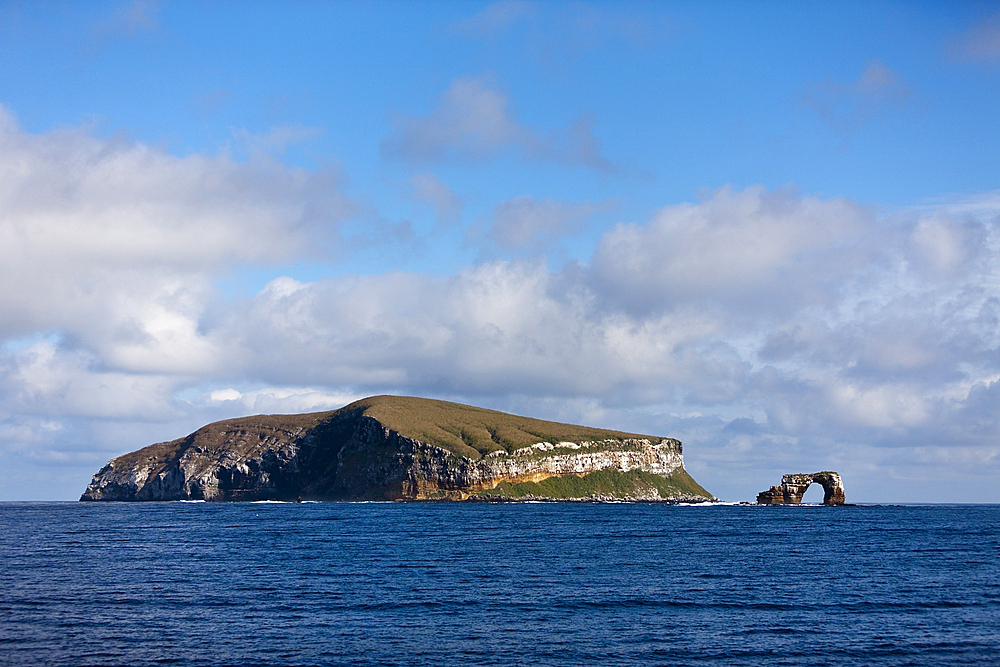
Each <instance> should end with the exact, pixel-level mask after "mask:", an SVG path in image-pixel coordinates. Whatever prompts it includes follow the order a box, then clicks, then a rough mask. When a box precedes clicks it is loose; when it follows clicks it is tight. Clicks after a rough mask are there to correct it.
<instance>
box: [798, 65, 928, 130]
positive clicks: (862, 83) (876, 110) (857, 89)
mask: <svg viewBox="0 0 1000 667" xmlns="http://www.w3.org/2000/svg"><path fill="white" fill-rule="evenodd" d="M809 88H810V90H809V92H807V93H806V94H805V95H803V96H802V98H801V102H802V104H804V105H805V106H806V107H808V108H810V109H813V110H814V111H816V112H817V113H819V115H820V116H821V117H822V118H823V119H824V120H825V121H827V122H828V123H830V124H831V125H832V126H833V127H835V128H836V129H838V130H842V131H843V130H849V129H852V128H853V127H856V126H858V125H861V124H864V123H866V122H869V121H871V120H879V119H881V118H882V117H883V116H885V114H886V113H888V112H889V111H898V110H900V109H903V108H904V107H905V106H906V104H907V103H908V102H909V100H910V99H911V98H912V97H913V90H912V89H911V88H910V87H909V86H907V85H906V83H904V81H903V77H902V76H900V75H899V74H898V73H897V72H895V71H894V70H892V69H890V68H889V67H887V66H886V65H885V64H884V63H882V62H880V61H878V60H870V61H869V62H868V64H867V65H866V66H865V69H864V70H863V71H862V72H861V75H860V76H859V77H858V78H857V79H856V80H855V81H853V82H851V83H846V84H845V83H841V82H838V81H833V80H828V81H824V82H822V83H819V84H813V85H811V86H810V87H809Z"/></svg>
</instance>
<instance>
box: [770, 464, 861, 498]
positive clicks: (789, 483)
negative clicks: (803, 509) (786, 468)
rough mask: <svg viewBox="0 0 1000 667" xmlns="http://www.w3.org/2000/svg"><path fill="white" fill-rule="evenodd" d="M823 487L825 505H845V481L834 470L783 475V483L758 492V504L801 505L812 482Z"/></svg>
mask: <svg viewBox="0 0 1000 667" xmlns="http://www.w3.org/2000/svg"><path fill="white" fill-rule="evenodd" d="M813 483H816V484H819V485H820V486H822V487H823V504H824V505H833V506H836V505H843V504H844V502H845V500H844V498H845V496H844V481H843V480H842V479H841V478H840V474H839V473H836V472H833V471H832V470H824V471H822V472H814V473H811V474H810V473H792V474H790V475H782V477H781V484H779V485H776V486H772V487H771V488H770V489H768V490H767V491H761V492H760V493H758V494H757V504H758V505H799V504H801V503H802V496H803V495H804V494H805V492H806V489H808V488H809V485H810V484H813Z"/></svg>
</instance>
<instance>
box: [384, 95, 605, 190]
mask: <svg viewBox="0 0 1000 667" xmlns="http://www.w3.org/2000/svg"><path fill="white" fill-rule="evenodd" d="M393 124H394V126H395V127H394V130H393V133H392V135H390V136H389V137H388V138H387V139H386V140H385V141H383V142H382V153H383V155H385V156H387V157H393V158H398V159H401V160H404V161H406V162H409V163H411V164H414V165H425V164H435V163H445V162H460V163H481V162H488V161H490V160H494V159H496V158H498V157H500V156H502V155H505V154H514V155H519V156H520V157H522V158H525V159H537V160H544V161H550V162H558V163H563V164H568V165H580V166H585V167H590V168H593V169H598V170H602V171H611V170H613V169H614V165H613V164H612V163H611V161H610V160H608V159H607V158H606V157H604V156H603V155H602V154H601V146H600V141H599V139H598V138H597V137H595V136H594V134H593V132H592V131H591V128H590V120H589V119H587V118H583V119H580V120H578V121H577V122H576V123H574V124H573V125H572V126H570V127H569V128H566V129H564V130H559V131H556V132H553V133H550V134H547V135H546V134H541V133H539V132H537V131H536V130H534V129H533V128H531V127H529V126H526V125H523V124H521V123H520V122H519V121H518V119H517V116H516V114H515V113H514V111H513V109H511V105H510V98H509V97H508V95H507V94H506V93H504V92H502V91H500V90H497V89H496V88H493V87H491V86H489V85H487V83H486V81H485V80H484V79H483V78H469V77H464V78H458V79H455V80H454V81H452V83H451V86H449V88H448V90H446V91H445V92H444V93H443V94H442V95H441V98H440V99H439V100H438V104H437V106H436V107H435V109H434V110H433V111H432V112H431V113H430V114H428V115H427V116H401V117H398V118H396V119H395V120H394V122H393Z"/></svg>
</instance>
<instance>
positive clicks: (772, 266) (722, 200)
mask: <svg viewBox="0 0 1000 667" xmlns="http://www.w3.org/2000/svg"><path fill="white" fill-rule="evenodd" d="M869 220H870V216H869V215H868V214H867V213H866V212H865V211H864V209H862V208H861V207H859V206H857V205H855V204H852V203H850V202H848V201H845V200H841V199H831V200H820V199H816V198H813V197H800V196H798V195H797V194H796V193H794V192H792V191H790V190H780V191H776V192H766V191H765V190H764V189H763V188H761V187H752V188H748V189H746V190H744V191H742V192H734V191H732V190H731V189H730V188H723V189H721V190H718V191H716V192H715V193H713V194H712V195H711V197H710V198H709V199H707V200H705V201H704V202H702V203H700V204H681V205H677V206H669V207H666V208H664V209H662V210H661V211H660V212H659V213H658V214H657V215H656V217H655V218H654V219H653V220H652V221H650V222H649V223H646V224H634V223H632V224H620V225H618V226H617V227H615V228H614V229H612V230H611V231H609V232H608V233H607V234H605V236H604V238H603V239H602V240H601V242H600V244H599V245H598V247H597V250H596V252H595V253H594V259H593V270H594V278H595V280H596V283H595V284H596V286H597V288H598V289H599V290H600V291H602V292H603V293H605V294H607V295H608V298H609V300H611V301H613V302H617V303H619V304H624V305H626V306H627V307H629V308H631V309H633V310H639V311H642V310H648V309H653V310H656V309H662V308H671V307H674V306H676V305H677V304H683V303H690V302H692V301H695V300H697V301H698V302H699V303H701V304H702V305H703V306H704V305H705V304H712V303H718V302H720V301H725V302H733V301H738V302H741V303H743V304H745V305H748V306H750V307H752V308H754V309H758V308H766V309H768V311H773V310H775V309H778V310H788V309H789V308H794V307H797V306H800V305H802V304H803V303H804V302H805V301H808V302H811V303H822V302H823V301H824V300H825V299H829V298H830V297H831V296H833V295H832V294H830V292H829V290H830V285H831V283H833V284H836V283H838V282H839V281H841V280H842V279H843V278H844V277H845V276H846V275H848V274H849V273H851V272H852V271H853V270H855V269H856V268H857V262H858V261H863V259H864V253H863V252H862V254H861V255H860V256H859V254H858V252H857V250H858V242H859V238H860V236H861V234H862V232H864V231H866V224H865V223H866V222H868V221H869ZM847 246H850V252H849V253H848V252H845V247H847ZM861 249H862V251H863V250H865V249H864V248H861Z"/></svg>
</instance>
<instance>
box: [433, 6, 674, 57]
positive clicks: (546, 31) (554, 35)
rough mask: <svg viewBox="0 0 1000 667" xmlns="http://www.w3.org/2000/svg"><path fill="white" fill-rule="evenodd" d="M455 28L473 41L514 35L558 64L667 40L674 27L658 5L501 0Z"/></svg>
mask: <svg viewBox="0 0 1000 667" xmlns="http://www.w3.org/2000/svg"><path fill="white" fill-rule="evenodd" d="M451 29H452V31H453V32H454V33H456V34H457V35H461V36H464V37H468V38H473V39H484V40H497V39H499V38H507V37H513V38H514V39H518V40H521V42H522V44H523V46H524V47H525V48H526V49H527V50H528V51H529V52H531V53H532V54H533V56H534V57H535V58H536V59H538V60H541V61H543V62H548V63H549V64H553V61H564V60H566V59H567V58H570V59H572V58H575V57H578V56H579V55H581V54H583V53H586V52H593V51H595V50H600V49H609V48H622V47H624V48H632V49H634V48H643V47H647V46H649V45H651V44H657V43H661V42H662V39H663V38H665V37H667V36H668V35H669V33H670V32H671V31H672V30H673V26H672V23H671V21H670V20H668V19H667V17H665V16H663V15H662V14H661V13H660V12H659V11H658V9H657V8H656V7H655V6H634V5H632V6H614V7H598V6H595V5H593V4H588V3H564V4H555V3H548V4H545V3H537V2H522V1H521V0H501V1H500V2H494V3H492V4H489V5H486V6H485V7H483V8H482V9H481V10H480V11H478V12H477V13H476V14H474V15H472V16H470V17H468V18H464V19H461V20H458V21H456V22H454V23H453V24H452V25H451Z"/></svg>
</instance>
